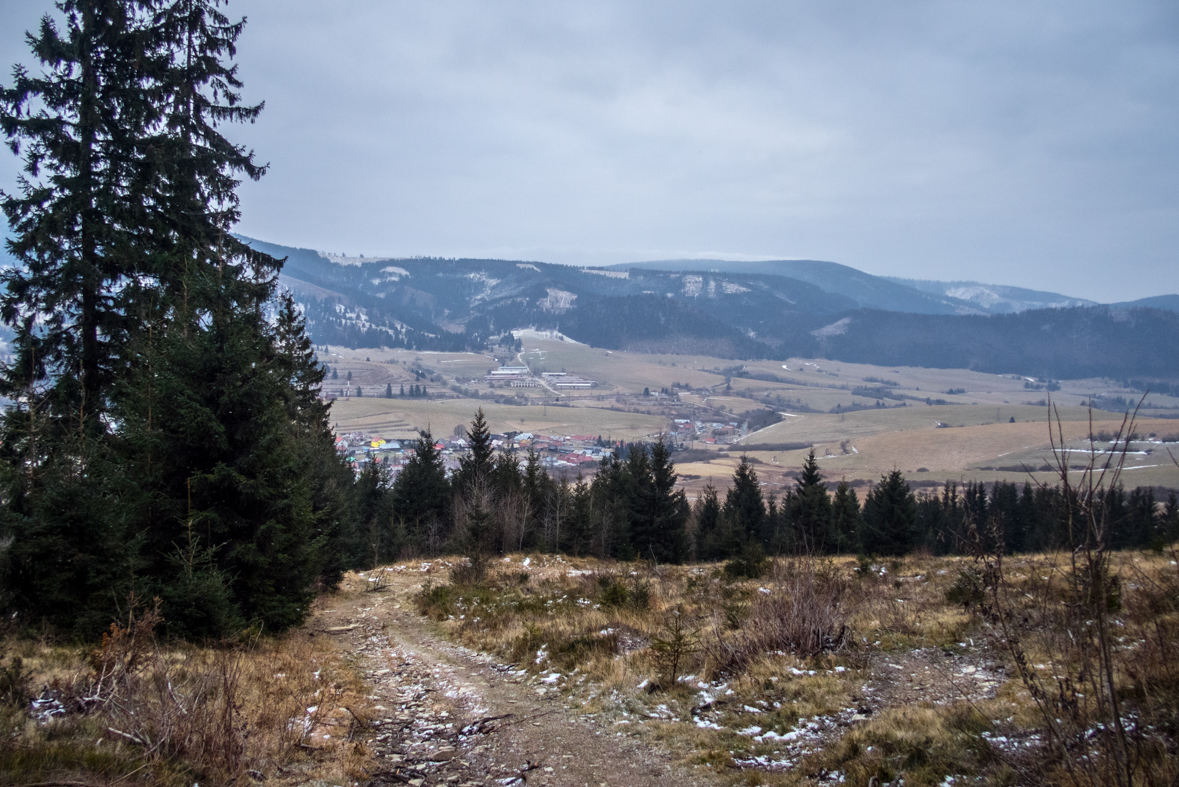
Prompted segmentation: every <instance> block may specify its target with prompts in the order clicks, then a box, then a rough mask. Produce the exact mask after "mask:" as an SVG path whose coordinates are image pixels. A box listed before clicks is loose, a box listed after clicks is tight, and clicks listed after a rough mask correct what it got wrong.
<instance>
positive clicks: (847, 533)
mask: <svg viewBox="0 0 1179 787" xmlns="http://www.w3.org/2000/svg"><path fill="white" fill-rule="evenodd" d="M831 523H832V529H833V530H834V531H835V549H836V551H838V552H850V551H853V550H855V549H856V548H857V547H858V546H859V538H860V501H859V498H858V497H856V490H854V489H852V487H851V484H849V483H848V482H847V479H844V480H842V481H840V482H839V486H837V487H836V488H835V497H834V498H833V499H832V501H831Z"/></svg>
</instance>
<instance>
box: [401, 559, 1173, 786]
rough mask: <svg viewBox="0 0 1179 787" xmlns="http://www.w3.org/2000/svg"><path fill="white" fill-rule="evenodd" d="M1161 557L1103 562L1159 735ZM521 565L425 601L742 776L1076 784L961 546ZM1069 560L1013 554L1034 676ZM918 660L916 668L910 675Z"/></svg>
mask: <svg viewBox="0 0 1179 787" xmlns="http://www.w3.org/2000/svg"><path fill="white" fill-rule="evenodd" d="M1171 560H1172V558H1171V557H1170V556H1165V555H1158V554H1153V553H1141V552H1133V553H1120V554H1118V555H1116V560H1115V565H1114V571H1115V572H1116V574H1117V575H1118V576H1120V577H1122V580H1121V585H1120V587H1121V596H1120V603H1121V605H1122V606H1121V609H1122V612H1121V614H1120V616H1119V618H1118V620H1119V621H1120V625H1122V626H1123V627H1124V639H1123V640H1122V643H1123V645H1122V646H1123V647H1124V649H1125V653H1126V654H1127V659H1126V660H1125V664H1126V668H1125V669H1123V670H1122V671H1121V672H1119V689H1118V690H1119V692H1121V694H1122V695H1123V696H1124V697H1125V701H1126V702H1127V703H1129V704H1131V705H1133V706H1134V708H1135V711H1134V712H1135V713H1136V714H1138V715H1139V716H1140V718H1142V719H1144V720H1145V719H1149V721H1150V724H1151V725H1153V726H1154V727H1155V728H1157V729H1159V730H1166V731H1168V732H1167V734H1171V733H1170V732H1169V731H1170V730H1174V729H1175V725H1176V723H1177V721H1179V717H1177V715H1176V708H1179V702H1177V697H1179V693H1177V690H1179V679H1177V678H1179V666H1177V665H1179V659H1177V658H1176V656H1177V655H1179V654H1177V653H1175V652H1174V651H1175V648H1176V647H1177V646H1176V644H1175V643H1176V642H1179V628H1177V627H1179V573H1177V569H1176V566H1174V565H1172V563H1171V562H1170V561H1171ZM523 561H524V557H523V556H512V557H511V559H510V561H509V562H508V563H498V564H497V569H496V573H494V575H493V577H492V578H491V579H490V580H489V581H488V582H487V583H485V584H483V585H479V586H455V585H451V584H437V580H435V583H430V584H429V585H428V586H427V588H426V590H425V591H424V592H423V593H422V594H421V595H419V597H418V604H419V609H420V610H421V611H423V612H424V613H426V614H428V615H431V616H432V617H433V618H434V619H435V620H437V621H439V623H440V625H441V627H442V629H443V630H444V631H447V632H449V633H450V634H451V635H452V636H454V637H457V638H459V639H461V640H462V641H463V642H464V643H466V644H467V645H469V646H472V647H476V648H480V649H483V650H485V651H489V652H493V653H496V654H498V655H499V656H500V657H502V658H504V659H505V660H507V661H511V662H514V663H516V664H517V665H519V666H520V667H522V668H524V669H526V670H528V671H529V672H530V673H531V674H533V675H534V676H535V677H536V678H538V679H544V680H545V682H546V683H547V684H549V685H553V686H555V687H557V688H559V689H560V690H562V691H563V692H565V693H566V694H567V695H568V696H569V698H570V700H571V701H576V702H579V703H581V704H582V706H583V707H584V708H585V709H586V710H587V711H590V712H598V713H601V714H603V715H604V716H605V718H606V719H612V720H613V721H614V723H615V724H618V725H624V726H622V727H619V729H628V730H634V731H637V732H638V734H641V735H646V736H651V737H652V738H653V739H655V740H659V741H662V742H664V743H666V744H667V745H669V746H671V747H672V748H674V749H676V750H678V751H680V752H681V753H682V754H683V756H685V757H686V758H688V759H691V760H693V761H695V762H698V763H702V764H706V765H707V766H709V767H711V768H713V769H716V770H717V771H718V772H719V773H721V774H724V775H725V776H726V778H727V779H728V780H729V781H731V782H732V783H734V784H781V785H795V784H823V783H828V781H829V779H832V778H842V779H844V780H845V781H846V783H848V784H857V785H867V784H868V782H869V780H870V779H873V778H875V779H876V780H877V783H886V782H889V781H893V780H894V779H896V778H897V777H899V776H902V775H903V777H904V783H905V784H909V785H941V784H947V783H959V784H960V783H975V782H974V781H973V780H976V779H977V780H978V781H977V783H981V784H995V785H999V784H1015V783H1044V784H1070V783H1074V782H1072V781H1070V780H1069V778H1068V773H1067V771H1066V769H1064V767H1063V765H1062V762H1061V760H1060V759H1059V758H1058V757H1053V756H1049V755H1046V754H1045V752H1044V750H1043V748H1042V747H1043V741H1044V738H1043V736H1042V732H1043V730H1042V716H1041V715H1040V714H1039V713H1038V711H1037V709H1036V705H1035V702H1034V698H1033V697H1032V696H1031V694H1030V693H1029V692H1028V690H1027V688H1026V687H1025V686H1024V685H1023V684H1022V683H1021V681H1020V680H1019V679H1018V675H1017V671H1016V670H1015V669H1014V667H1013V665H1012V664H1011V663H1010V660H1009V659H1008V658H1007V656H1006V655H1005V652H1004V651H1003V650H1002V649H1001V648H1000V647H998V646H997V643H996V642H995V640H994V639H993V636H992V635H993V632H992V631H990V630H989V629H988V626H987V624H986V623H985V621H984V620H983V619H982V618H981V617H980V616H979V615H978V614H977V608H976V607H969V606H968V605H963V604H961V603H957V602H951V601H948V600H947V593H948V592H949V591H951V589H952V588H954V586H955V584H956V583H960V577H961V576H962V574H963V572H964V571H965V572H967V573H969V571H970V570H971V569H972V567H973V565H974V564H973V563H972V561H971V560H970V559H967V558H959V557H943V558H935V557H930V556H910V557H907V558H904V559H898V560H893V561H886V562H884V561H882V562H878V563H876V564H870V565H864V564H861V563H858V562H857V561H855V560H853V559H851V558H847V557H843V558H834V559H831V560H827V561H815V562H809V561H808V562H788V561H780V562H779V563H778V564H777V566H776V567H775V570H774V572H773V573H772V574H770V575H767V576H765V577H763V578H762V579H754V580H741V581H732V580H730V579H728V578H726V577H725V575H724V572H723V571H722V570H721V567H720V566H717V565H689V566H661V567H653V566H650V565H643V564H618V563H600V562H596V561H588V560H565V559H562V558H556V557H551V556H540V555H531V556H528V562H529V564H530V565H529V566H528V567H527V568H525V567H523V566H522V562H523ZM1061 561H1062V556H1061V555H1058V554H1044V555H1026V556H1018V557H1015V558H1008V564H1007V568H1008V570H1009V572H1010V575H1011V577H1012V582H1013V587H1014V588H1016V590H1017V592H1018V593H1022V594H1025V595H1024V600H1025V601H1026V602H1027V603H1026V608H1025V611H1026V613H1027V615H1028V622H1027V626H1028V630H1029V632H1031V634H1030V635H1029V637H1028V638H1027V640H1026V645H1027V648H1028V652H1029V654H1031V655H1030V658H1031V659H1032V661H1033V662H1034V663H1035V664H1039V665H1042V666H1043V667H1044V671H1045V674H1048V673H1052V672H1053V670H1056V669H1059V665H1058V664H1057V663H1056V662H1054V658H1055V659H1059V658H1060V656H1059V643H1058V642H1056V641H1055V639H1054V638H1056V637H1058V636H1059V629H1058V627H1056V628H1054V623H1053V616H1059V615H1060V614H1061V610H1060V609H1059V604H1060V599H1061V596H1059V594H1057V595H1055V596H1054V595H1052V594H1046V593H1045V592H1044V590H1043V584H1044V580H1043V579H1042V577H1044V576H1046V575H1049V574H1050V573H1051V572H1052V571H1053V570H1055V569H1054V566H1055V567H1058V566H1059V565H1060V564H1061ZM435 576H438V575H435ZM955 598H956V597H955ZM1053 605H1056V606H1055V607H1054V606H1053ZM676 614H678V615H679V616H682V619H683V620H685V621H688V623H689V625H688V627H687V629H688V634H689V636H688V642H687V644H688V646H687V647H686V648H685V649H684V652H683V653H682V654H681V655H682V663H681V666H680V668H679V672H680V673H681V674H684V673H686V675H685V676H684V677H682V678H680V680H678V681H677V682H676V683H675V684H674V685H670V684H669V681H668V680H667V679H666V669H665V666H664V665H663V664H662V663H661V661H660V658H659V657H658V655H657V654H656V653H655V652H653V651H654V650H655V649H653V648H652V647H651V646H652V643H658V642H659V641H660V640H662V641H664V642H666V641H667V640H668V638H669V636H670V629H669V627H668V621H669V619H670V617H669V616H671V615H676ZM1148 627H1153V628H1154V633H1149V635H1148V632H1147V630H1146V629H1147V628H1148ZM840 632H842V636H840ZM693 637H694V639H693ZM1003 664H1005V665H1006V669H1007V671H1006V673H1004V672H1003V671H1002V669H1001V667H999V666H996V665H1003ZM923 670H924V671H925V673H926V675H927V677H926V678H925V679H924V680H923V682H920V683H914V682H911V681H910V682H908V683H907V682H906V681H907V680H908V679H910V678H912V677H913V673H918V672H921V671H923ZM996 670H997V671H996ZM984 672H987V675H986V679H985V680H984V679H983V677H981V676H983V673H984ZM1058 674H1059V673H1058ZM661 678H662V679H661ZM1152 740H1153V741H1154V742H1153V743H1151V744H1150V745H1151V746H1153V747H1154V748H1153V749H1152V750H1151V751H1147V752H1144V754H1143V761H1144V763H1145V764H1146V765H1145V767H1146V770H1148V771H1149V772H1150V774H1151V778H1152V779H1153V780H1154V781H1153V782H1152V781H1149V780H1147V781H1143V782H1142V783H1144V784H1151V783H1155V784H1160V785H1163V784H1169V783H1170V779H1172V778H1174V776H1175V774H1176V773H1179V767H1177V764H1176V763H1177V760H1176V754H1177V752H1176V751H1175V750H1174V748H1173V744H1170V746H1171V747H1172V748H1170V749H1168V748H1167V745H1164V744H1161V743H1160V742H1159V740H1160V739H1159V738H1158V737H1156V738H1154V739H1152ZM947 779H949V782H947ZM955 779H958V781H955Z"/></svg>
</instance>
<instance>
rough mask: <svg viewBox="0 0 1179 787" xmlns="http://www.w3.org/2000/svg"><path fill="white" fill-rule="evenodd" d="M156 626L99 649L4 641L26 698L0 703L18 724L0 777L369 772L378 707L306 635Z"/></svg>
mask: <svg viewBox="0 0 1179 787" xmlns="http://www.w3.org/2000/svg"><path fill="white" fill-rule="evenodd" d="M157 622H158V618H157V617H156V616H155V614H154V612H153V611H152V610H147V611H143V612H141V614H140V615H139V616H138V617H132V618H130V619H129V620H128V621H127V623H126V624H125V625H123V626H112V627H111V630H110V632H108V633H107V634H106V635H104V637H103V641H102V644H101V646H99V647H96V648H83V647H77V646H65V645H58V644H53V643H49V642H45V641H36V640H28V639H23V640H17V639H8V640H5V641H4V642H3V643H2V644H3V651H2V652H3V653H5V654H7V655H6V657H5V658H3V659H0V665H2V666H6V667H7V674H8V676H9V677H10V678H11V676H12V672H13V665H14V664H15V663H18V662H19V668H18V669H19V672H20V673H21V676H22V677H21V680H20V683H21V686H22V688H23V690H22V691H21V692H20V693H21V694H23V695H24V696H20V697H16V696H10V697H8V699H9V700H10V701H9V702H7V703H5V704H3V705H2V706H0V722H2V723H3V724H4V725H5V728H6V729H9V730H11V731H12V737H11V738H10V739H9V741H8V744H7V745H6V746H5V747H2V748H0V784H32V783H49V782H76V783H85V784H95V785H102V784H115V783H121V782H124V781H126V780H127V779H129V778H132V777H134V779H135V781H136V783H138V784H147V785H190V784H193V783H194V782H201V783H210V784H223V785H239V784H249V783H253V782H256V781H259V780H265V781H266V782H267V783H275V784H282V783H287V782H291V783H294V782H295V781H304V780H305V779H306V777H307V776H308V775H315V776H318V777H320V778H329V779H337V780H339V779H345V778H351V777H354V776H357V775H359V774H360V773H361V772H362V768H363V766H364V764H365V762H366V760H367V757H368V754H367V752H366V751H365V750H364V749H363V747H361V746H359V745H354V744H353V743H351V737H352V733H353V732H354V731H355V728H356V725H357V724H358V719H363V718H364V717H365V715H366V712H365V702H366V701H365V700H364V699H363V698H364V691H363V685H362V683H361V682H360V681H359V679H358V678H357V677H356V676H355V675H354V674H353V673H352V672H351V671H350V670H348V669H347V668H346V666H345V665H343V664H341V663H339V662H338V661H337V660H336V659H335V658H334V657H333V656H331V655H330V654H329V653H328V652H327V651H326V650H324V649H322V648H320V647H319V646H318V645H316V644H314V643H313V641H312V640H310V639H308V638H307V636H306V635H301V634H291V635H288V636H285V637H282V638H274V639H263V638H254V639H251V640H250V641H248V642H239V643H233V644H225V645H222V646H217V647H197V646H191V645H165V644H162V643H160V642H158V641H157V640H156V639H155V637H154V631H153V629H154V626H155V624H156V623H157ZM3 682H4V681H2V680H0V683H3ZM2 694H3V692H0V695H2ZM0 699H4V697H3V696H0ZM30 700H32V703H31V705H30V704H29V701H30ZM30 707H31V708H32V713H31V714H30V713H29V708H30Z"/></svg>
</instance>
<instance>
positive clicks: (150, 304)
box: [0, 0, 352, 636]
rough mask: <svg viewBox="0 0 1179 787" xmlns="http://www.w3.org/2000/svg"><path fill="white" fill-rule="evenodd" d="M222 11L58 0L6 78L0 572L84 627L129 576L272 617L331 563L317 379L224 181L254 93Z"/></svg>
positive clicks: (240, 616)
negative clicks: (17, 174)
mask: <svg viewBox="0 0 1179 787" xmlns="http://www.w3.org/2000/svg"><path fill="white" fill-rule="evenodd" d="M218 5H219V3H217V2H216V0H176V1H175V2H164V1H162V2H159V3H136V2H97V0H62V2H61V3H59V4H58V8H59V9H60V11H61V12H62V15H63V17H64V19H63V20H62V21H61V22H60V23H55V22H53V21H51V20H49V19H46V20H45V21H44V22H43V23H42V26H41V30H40V35H39V36H38V37H36V38H35V39H34V40H33V46H34V52H35V53H36V54H37V55H38V56H39V57H40V58H41V60H42V62H43V63H44V64H45V66H46V72H45V74H44V75H43V76H41V77H32V76H30V75H28V74H27V73H26V72H24V71H22V70H20V69H18V70H17V72H16V78H15V86H14V87H13V88H11V89H6V90H4V91H3V93H2V94H0V127H2V128H3V130H4V132H5V134H6V136H7V138H8V140H9V143H10V145H11V146H13V147H14V148H16V149H17V150H23V152H24V155H25V171H26V178H25V179H24V180H23V181H22V182H21V195H20V196H15V197H14V196H11V195H7V194H5V195H3V197H2V198H0V199H2V201H3V207H4V210H5V212H6V215H7V217H8V220H9V224H10V226H11V227H12V230H13V234H14V238H13V240H12V241H11V243H10V249H11V251H12V252H13V253H14V254H15V255H16V257H17V258H18V260H19V261H20V262H21V263H22V266H21V267H19V268H15V269H13V270H11V271H10V272H9V273H8V274H7V276H6V278H5V282H6V284H7V285H8V286H7V289H6V291H5V293H4V294H3V295H2V296H0V316H2V317H3V318H4V319H5V321H6V322H8V323H9V324H10V325H11V326H13V327H14V328H15V329H16V334H17V335H16V341H15V343H14V344H15V346H16V350H17V352H16V359H15V363H14V364H13V365H12V366H11V367H10V368H9V369H7V370H5V371H4V372H3V373H2V374H0V392H3V393H6V394H9V395H10V396H12V395H13V394H16V395H17V396H23V397H24V402H25V403H26V405H25V406H18V407H16V408H12V409H10V410H9V412H8V413H6V415H5V419H4V423H3V425H2V427H3V434H2V445H3V449H2V450H3V459H4V467H3V470H4V480H5V484H6V490H5V491H6V494H5V496H4V505H3V508H2V511H0V514H2V516H3V521H4V522H5V523H6V525H5V529H6V530H7V531H8V534H9V535H11V536H12V537H13V548H12V552H11V553H10V554H11V557H12V558H13V559H11V560H10V561H9V563H10V566H9V568H10V570H9V571H8V573H7V575H6V576H5V577H4V580H5V583H6V584H8V585H10V586H17V585H20V586H23V587H26V588H28V591H27V592H26V593H25V595H23V596H21V597H19V598H18V599H16V603H17V606H18V608H20V609H23V610H25V611H27V612H28V613H30V614H33V615H36V616H40V617H46V618H48V619H50V620H52V621H54V622H58V623H61V624H63V625H69V624H73V626H74V627H75V628H76V629H77V630H79V631H82V630H86V629H89V630H90V631H93V630H94V627H93V624H98V628H103V627H105V625H104V623H105V621H103V620H102V618H103V617H104V616H106V617H107V619H109V616H110V615H111V614H112V612H113V611H114V610H115V609H116V607H117V605H118V604H119V603H120V601H121V600H122V599H123V598H124V597H125V596H126V593H127V592H128V591H129V590H132V589H135V590H138V591H140V592H141V593H145V594H149V595H159V596H160V597H161V598H162V599H163V601H164V604H165V616H166V618H167V620H168V624H169V626H170V627H171V631H172V632H173V633H178V634H183V635H191V636H220V635H222V634H225V633H228V630H229V629H231V628H232V627H233V626H234V625H236V622H237V621H239V620H244V619H251V620H256V621H259V622H261V623H262V624H263V625H264V626H265V627H267V628H275V629H277V628H283V627H286V626H289V625H293V624H295V623H298V622H299V621H301V620H302V618H303V616H305V615H306V612H307V609H308V605H309V602H310V599H311V595H312V594H313V592H314V590H315V588H316V587H317V585H318V583H319V582H320V581H321V580H323V581H326V582H327V583H328V584H330V583H331V582H332V581H334V580H333V578H338V576H339V574H340V572H341V571H342V570H343V564H344V560H345V557H344V556H343V554H342V551H341V549H340V548H339V545H340V544H341V543H342V542H343V540H344V538H345V536H344V534H345V532H346V531H347V530H348V529H349V527H350V519H351V517H352V514H351V513H350V509H349V505H348V499H349V496H350V493H351V489H350V487H351V474H350V472H349V471H348V470H347V469H346V468H345V467H344V466H343V464H342V462H341V461H340V460H339V457H338V456H337V455H336V453H335V451H334V446H333V440H332V437H331V434H330V431H329V430H328V427H327V408H326V406H324V405H322V404H321V403H320V402H319V400H318V396H317V393H316V391H317V388H318V386H319V384H320V383H321V382H322V379H323V371H322V369H321V368H319V367H318V365H317V364H316V363H315V360H314V353H313V352H312V349H311V345H310V342H309V341H307V338H306V333H305V326H304V325H303V323H302V321H301V319H300V318H299V317H298V315H297V314H296V313H295V312H294V308H293V303H292V302H290V301H289V300H287V301H284V302H281V303H276V302H275V301H274V300H273V296H274V292H275V282H276V278H277V273H278V270H279V268H280V267H281V262H280V261H279V260H275V259H272V258H270V257H268V256H266V255H263V254H259V253H257V252H254V251H253V250H251V249H249V248H248V247H247V246H245V245H244V244H242V243H241V242H239V241H238V240H236V239H235V238H233V236H232V235H231V234H230V230H231V229H232V226H233V224H234V223H235V222H236V221H237V219H238V215H239V214H238V200H237V194H236V188H237V186H238V182H239V181H238V178H239V177H251V178H257V177H260V176H261V175H262V173H263V171H264V168H263V167H261V166H258V165H256V164H255V163H254V161H253V156H252V154H251V153H249V152H248V151H246V150H244V149H243V148H241V147H239V146H236V145H234V144H233V143H231V142H230V141H229V140H227V139H226V138H225V137H224V136H223V135H222V133H221V131H220V128H221V127H223V126H224V125H225V124H226V123H234V122H242V121H251V120H253V119H254V118H255V117H256V116H257V114H258V112H259V111H260V110H261V106H260V105H257V106H244V105H242V104H241V103H240V96H239V93H238V91H239V89H240V87H241V83H240V81H238V79H237V77H236V67H235V66H232V65H231V64H230V62H229V61H230V60H231V59H232V57H233V56H234V48H235V43H236V39H237V38H238V36H239V35H240V33H241V30H242V24H243V23H242V22H237V23H233V22H230V21H229V20H228V19H227V18H226V17H225V16H224V15H223V14H221V13H220V11H218V10H217V6H218ZM33 106H39V107H40V109H39V110H38V111H37V112H35V113H34V112H31V111H30V107H33ZM22 145H23V148H22ZM271 313H276V314H277V316H276V319H275V321H274V323H271V321H270V320H269V319H268V316H267V315H268V314H271ZM17 392H20V393H17ZM38 455H43V456H45V457H51V458H52V461H51V462H46V461H45V460H44V459H42V458H37V457H38ZM67 501H68V507H66V506H65V505H64V504H65V503H66V502H67ZM62 545H69V549H62V548H61V547H62ZM54 553H56V555H57V559H47V558H49V556H50V555H53V554H54ZM38 587H42V588H43V589H44V591H45V592H42V591H40V590H38Z"/></svg>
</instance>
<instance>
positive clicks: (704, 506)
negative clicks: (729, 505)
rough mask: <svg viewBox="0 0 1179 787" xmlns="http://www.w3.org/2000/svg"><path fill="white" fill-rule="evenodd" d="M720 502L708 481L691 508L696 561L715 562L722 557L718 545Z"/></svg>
mask: <svg viewBox="0 0 1179 787" xmlns="http://www.w3.org/2000/svg"><path fill="white" fill-rule="evenodd" d="M720 513H721V508H720V500H719V499H718V497H717V494H716V487H715V486H713V485H712V482H711V481H709V482H708V483H707V484H706V485H705V486H704V491H703V492H702V493H701V494H700V497H699V498H697V499H696V505H695V506H693V508H692V516H693V518H694V519H695V520H696V530H695V544H696V548H695V557H696V559H697V560H717V559H719V558H720V557H721V556H722V553H723V547H722V545H721V544H720V543H719V542H720V539H719V537H718V536H719V532H720Z"/></svg>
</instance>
